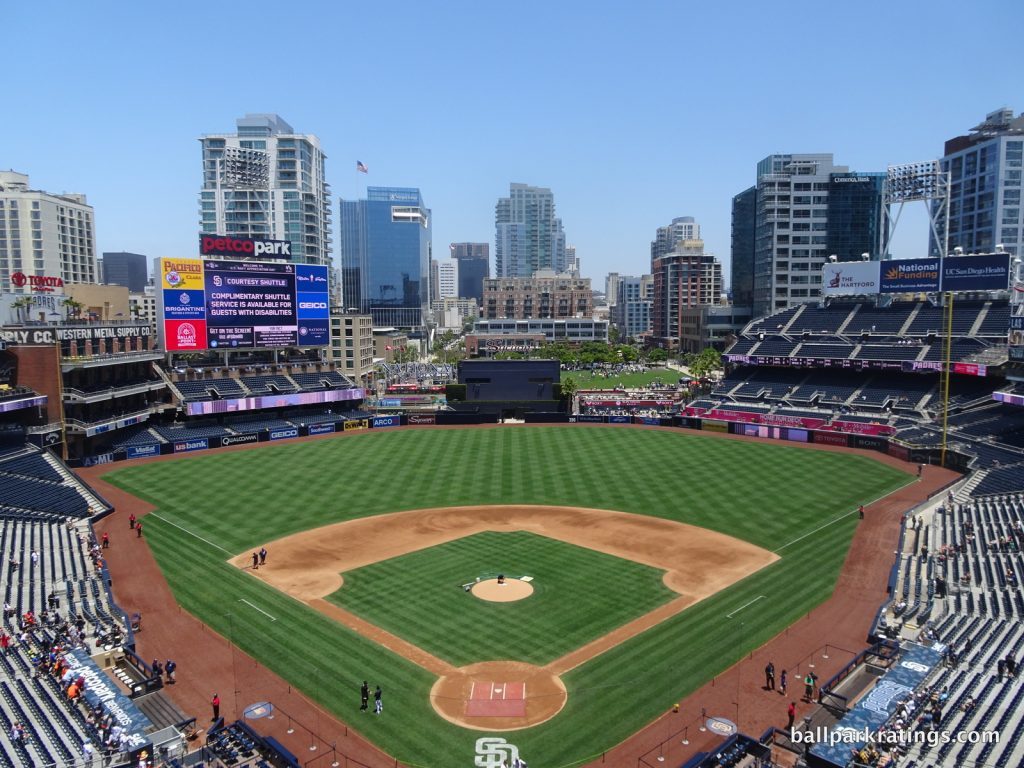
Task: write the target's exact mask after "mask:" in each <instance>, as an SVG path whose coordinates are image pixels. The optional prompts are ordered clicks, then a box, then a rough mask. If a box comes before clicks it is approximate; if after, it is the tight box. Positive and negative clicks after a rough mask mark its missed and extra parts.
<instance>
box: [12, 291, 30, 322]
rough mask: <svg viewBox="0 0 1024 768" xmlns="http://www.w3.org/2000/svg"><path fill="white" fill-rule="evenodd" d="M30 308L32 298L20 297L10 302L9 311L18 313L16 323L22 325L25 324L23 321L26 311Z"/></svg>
mask: <svg viewBox="0 0 1024 768" xmlns="http://www.w3.org/2000/svg"><path fill="white" fill-rule="evenodd" d="M31 306H32V297H31V296H22V297H21V298H18V299H15V300H14V301H12V302H11V309H13V310H15V311H16V312H17V313H18V322H19V323H24V322H25V319H26V318H25V316H26V314H27V312H26V310H27V309H28V308H29V307H31Z"/></svg>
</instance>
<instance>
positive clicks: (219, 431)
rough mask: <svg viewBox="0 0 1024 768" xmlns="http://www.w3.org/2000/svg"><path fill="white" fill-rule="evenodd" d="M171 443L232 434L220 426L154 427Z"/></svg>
mask: <svg viewBox="0 0 1024 768" xmlns="http://www.w3.org/2000/svg"><path fill="white" fill-rule="evenodd" d="M153 430H154V431H155V432H157V433H158V434H159V435H160V437H162V438H164V440H166V441H167V442H169V443H173V442H177V441H178V440H188V439H189V438H198V437H223V436H224V435H230V434H231V432H230V431H229V430H227V429H225V428H224V427H222V426H220V425H218V424H206V425H203V424H176V425H160V426H155V427H153Z"/></svg>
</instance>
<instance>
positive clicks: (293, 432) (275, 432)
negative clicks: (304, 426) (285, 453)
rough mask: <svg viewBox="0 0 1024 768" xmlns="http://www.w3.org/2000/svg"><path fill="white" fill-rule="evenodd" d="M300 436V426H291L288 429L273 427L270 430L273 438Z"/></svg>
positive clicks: (285, 438)
mask: <svg viewBox="0 0 1024 768" xmlns="http://www.w3.org/2000/svg"><path fill="white" fill-rule="evenodd" d="M298 436H299V428H298V427H289V428H287V429H272V430H270V439H271V440H287V439H289V438H291V437H298Z"/></svg>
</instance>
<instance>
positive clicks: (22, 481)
mask: <svg viewBox="0 0 1024 768" xmlns="http://www.w3.org/2000/svg"><path fill="white" fill-rule="evenodd" d="M103 509H106V505H105V504H104V503H103V502H102V501H101V500H100V499H98V498H97V497H96V496H94V495H93V494H92V492H91V491H90V490H89V489H87V488H86V487H85V486H84V485H82V484H81V483H80V482H78V480H77V479H76V478H75V477H74V475H72V474H71V473H70V472H69V471H68V470H67V468H66V467H64V465H63V464H61V463H60V461H59V460H57V459H56V458H55V457H54V456H52V455H50V454H48V453H45V452H43V451H41V450H40V449H39V448H36V447H34V446H25V447H24V448H21V449H19V450H18V451H11V452H9V453H7V454H4V455H3V456H0V518H14V519H26V520H64V519H67V518H69V517H71V518H82V517H88V516H89V515H90V514H95V513H98V512H100V511H102V510H103Z"/></svg>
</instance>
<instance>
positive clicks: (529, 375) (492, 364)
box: [459, 359, 561, 418]
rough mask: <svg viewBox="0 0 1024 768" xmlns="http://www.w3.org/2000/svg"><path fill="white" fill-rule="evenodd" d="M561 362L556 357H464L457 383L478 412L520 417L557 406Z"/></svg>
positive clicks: (557, 407)
mask: <svg viewBox="0 0 1024 768" xmlns="http://www.w3.org/2000/svg"><path fill="white" fill-rule="evenodd" d="M560 380H561V365H560V364H559V362H558V361H557V360H490V359H478V360H463V361H462V362H460V363H459V383H460V384H463V385H465V387H466V403H467V404H472V406H474V407H475V408H477V409H478V410H479V411H480V412H488V413H495V414H497V415H499V416H502V417H510V416H511V417H513V418H522V417H523V414H525V413H527V412H531V411H556V410H559V401H560V399H561V385H560Z"/></svg>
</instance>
